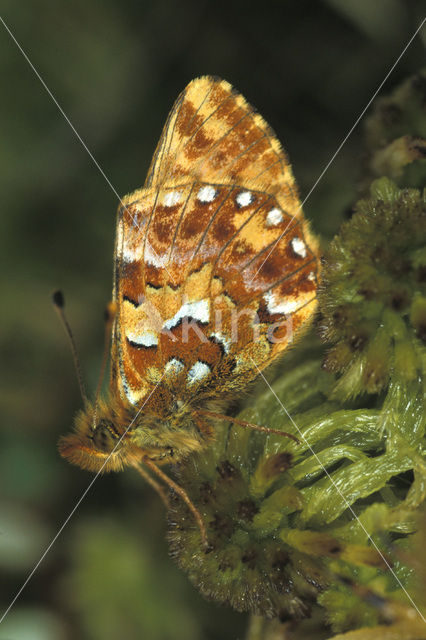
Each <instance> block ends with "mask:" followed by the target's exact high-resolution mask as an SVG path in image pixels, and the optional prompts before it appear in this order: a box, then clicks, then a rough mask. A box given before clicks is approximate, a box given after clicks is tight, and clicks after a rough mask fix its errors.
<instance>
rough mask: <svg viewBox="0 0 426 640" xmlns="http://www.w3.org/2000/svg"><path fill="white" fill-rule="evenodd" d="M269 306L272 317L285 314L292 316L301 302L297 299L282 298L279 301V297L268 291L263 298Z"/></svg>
mask: <svg viewBox="0 0 426 640" xmlns="http://www.w3.org/2000/svg"><path fill="white" fill-rule="evenodd" d="M263 297H264V300H265V302H266V305H267V309H268V311H269V313H270V314H271V315H272V314H274V313H283V314H285V315H290V314H291V313H293V312H294V311H296V309H297V308H298V306H300V305H299V302H298V300H297V299H295V298H281V299H278V300H277V296H276V294H275V293H272V292H271V291H268V293H265V295H264V296H263Z"/></svg>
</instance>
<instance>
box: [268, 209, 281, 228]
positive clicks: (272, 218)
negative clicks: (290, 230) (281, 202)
mask: <svg viewBox="0 0 426 640" xmlns="http://www.w3.org/2000/svg"><path fill="white" fill-rule="evenodd" d="M282 221H283V214H282V212H281V211H280V210H279V209H277V208H276V207H275V208H274V209H271V210H270V212H269V213H268V215H267V216H266V226H267V227H276V226H277V224H280V222H282Z"/></svg>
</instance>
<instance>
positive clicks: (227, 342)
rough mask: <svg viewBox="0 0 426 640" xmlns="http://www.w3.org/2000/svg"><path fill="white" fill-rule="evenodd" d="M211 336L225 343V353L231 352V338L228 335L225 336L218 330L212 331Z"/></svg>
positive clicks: (222, 343)
mask: <svg viewBox="0 0 426 640" xmlns="http://www.w3.org/2000/svg"><path fill="white" fill-rule="evenodd" d="M210 337H211V338H215V339H216V340H217V341H218V342H220V344H221V345H223V349H224V351H225V353H229V351H230V348H231V340H230V339H229V338H228V337H227V336H225V335H224V334H223V333H220V331H216V332H215V333H211V334H210Z"/></svg>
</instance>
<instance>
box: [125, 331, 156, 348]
mask: <svg viewBox="0 0 426 640" xmlns="http://www.w3.org/2000/svg"><path fill="white" fill-rule="evenodd" d="M127 338H128V340H130V342H133V343H134V344H135V345H137V346H140V347H156V346H157V345H158V335H157V334H156V333H155V331H144V332H143V333H132V332H130V331H129V333H127Z"/></svg>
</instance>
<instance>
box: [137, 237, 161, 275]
mask: <svg viewBox="0 0 426 640" xmlns="http://www.w3.org/2000/svg"><path fill="white" fill-rule="evenodd" d="M142 248H143V240H142V241H141V249H142ZM143 257H144V261H145V262H146V263H147V264H150V265H152V266H153V267H157V269H163V268H164V256H159V255H158V253H157V252H156V251H154V249H153V248H152V246H151V244H150V243H149V242H148V241H147V242H146V245H145V253H144V256H143Z"/></svg>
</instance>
